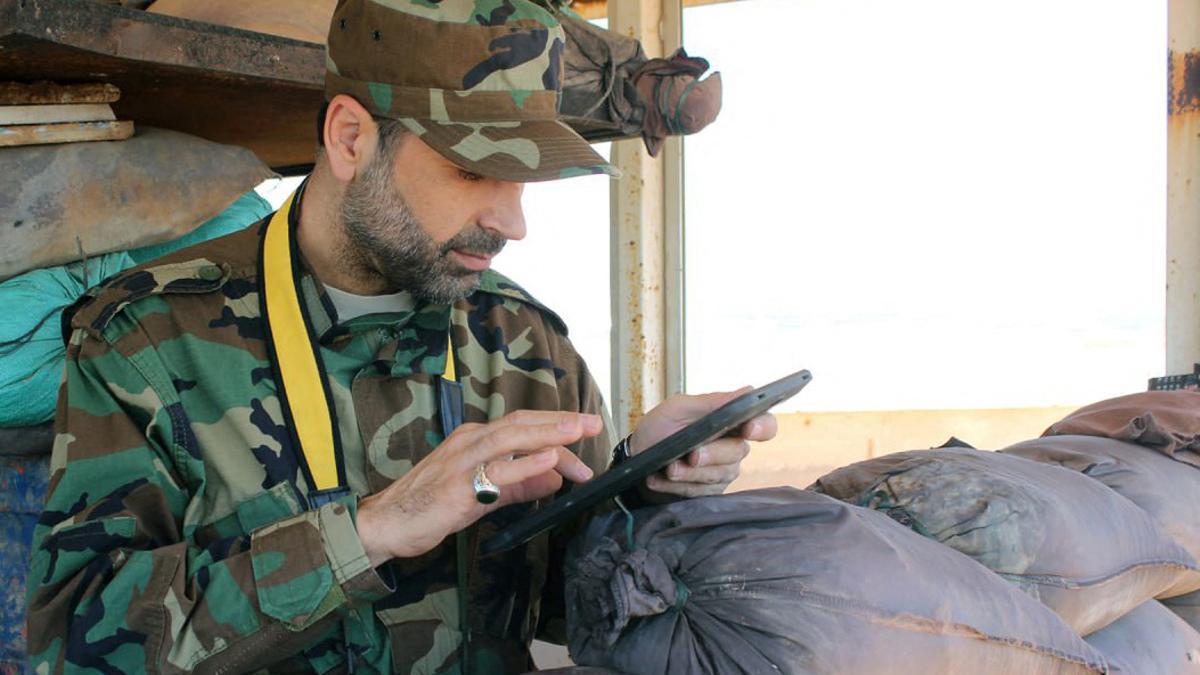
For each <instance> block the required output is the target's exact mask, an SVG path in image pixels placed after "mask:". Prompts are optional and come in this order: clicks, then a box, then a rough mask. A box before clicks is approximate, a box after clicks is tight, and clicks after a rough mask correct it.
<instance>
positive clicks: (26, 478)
mask: <svg viewBox="0 0 1200 675" xmlns="http://www.w3.org/2000/svg"><path fill="white" fill-rule="evenodd" d="M49 464H50V457H49V455H38V456H30V457H0V673H7V672H25V580H26V574H27V572H28V569H29V546H30V544H31V543H32V542H33V527H34V525H35V524H37V519H38V516H39V515H40V514H41V512H42V504H43V502H44V501H45V498H46V485H47V481H48V479H49Z"/></svg>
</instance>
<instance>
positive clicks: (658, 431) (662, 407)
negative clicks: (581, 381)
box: [629, 387, 779, 497]
mask: <svg viewBox="0 0 1200 675" xmlns="http://www.w3.org/2000/svg"><path fill="white" fill-rule="evenodd" d="M751 389H752V388H751V387H742V388H741V389H739V390H737V391H726V392H716V393H712V394H701V395H695V396H693V395H687V394H675V395H674V396H671V397H670V398H668V399H667V400H665V401H663V402H662V403H660V404H658V405H657V406H655V407H654V409H653V410H651V411H650V412H648V413H646V415H645V417H643V418H642V419H641V421H640V422H638V425H637V429H635V430H634V432H633V436H632V437H631V438H630V439H629V454H631V455H635V454H637V453H639V452H641V451H642V450H645V449H646V448H649V447H650V446H652V445H654V444H655V443H657V442H658V441H661V440H662V439H664V438H666V437H667V436H670V435H671V434H673V433H675V432H676V431H679V430H680V429H682V428H684V427H685V426H687V425H688V424H689V423H691V422H693V421H695V420H698V419H700V418H701V417H703V416H705V415H706V414H708V413H710V412H712V411H713V410H716V409H717V408H719V407H721V406H722V405H725V404H726V403H728V402H729V401H732V400H733V399H735V398H737V397H738V396H740V395H741V394H744V393H746V392H748V391H750V390H751ZM778 429H779V425H778V423H777V422H776V421H775V416H774V415H771V414H770V413H766V414H763V415H759V416H758V417H755V418H754V419H752V420H750V421H749V422H746V423H745V424H743V425H742V428H741V430H740V433H739V434H737V435H735V436H727V437H725V438H718V439H716V440H713V441H710V442H709V443H707V444H705V445H702V446H700V447H698V448H694V449H693V450H692V451H691V452H689V453H688V454H687V455H684V456H683V457H682V458H680V459H678V460H676V461H674V462H672V463H671V464H669V465H668V466H667V468H665V469H663V470H662V471H660V472H658V473H655V474H651V476H650V477H649V478H647V479H646V488H647V489H649V490H651V491H653V492H659V493H664V494H672V495H680V496H683V497H700V496H703V495H719V494H721V493H723V492H725V489H726V488H728V487H729V484H730V483H732V482H733V481H734V479H736V478H737V477H738V475H739V474H740V473H741V470H742V459H744V458H745V457H746V455H748V454H749V453H750V443H749V442H750V441H768V440H771V439H772V438H774V437H775V432H776V431H778Z"/></svg>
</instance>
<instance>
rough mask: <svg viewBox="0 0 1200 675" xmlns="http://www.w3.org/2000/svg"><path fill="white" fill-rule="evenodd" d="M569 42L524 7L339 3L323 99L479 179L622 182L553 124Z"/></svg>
mask: <svg viewBox="0 0 1200 675" xmlns="http://www.w3.org/2000/svg"><path fill="white" fill-rule="evenodd" d="M565 40H566V38H565V37H564V35H563V29H562V27H561V26H560V25H559V22H558V20H557V19H556V18H555V17H554V15H553V14H551V13H550V12H549V11H547V10H546V9H544V8H542V7H540V6H538V5H536V4H534V3H533V2H530V0H339V2H338V5H337V9H336V10H335V11H334V13H333V21H332V23H331V24H330V26H329V40H328V41H327V45H328V46H327V47H326V52H325V54H326V59H325V65H326V71H325V98H326V100H329V99H332V98H333V97H334V95H336V94H349V95H350V96H353V97H354V98H355V99H356V100H357V101H358V102H359V103H361V104H362V105H363V106H364V107H365V108H366V109H367V110H369V111H370V112H371V113H372V114H373V115H377V116H380V117H389V118H393V119H396V120H399V121H400V122H401V123H402V124H403V125H404V126H405V127H406V128H407V129H408V130H409V131H411V132H412V133H413V134H415V135H417V136H418V137H420V139H421V140H422V141H424V142H425V143H427V144H429V146H430V147H432V148H433V149H435V150H437V151H438V152H439V153H441V154H442V156H444V157H446V158H447V159H449V160H450V161H452V162H454V163H455V164H457V165H459V166H461V167H462V168H464V169H466V170H468V171H471V172H474V173H478V174H480V175H483V176H490V177H493V178H500V179H502V180H509V181H517V182H528V181H539V180H551V179H554V178H566V177H569V176H579V175H585V174H596V173H606V174H609V175H613V176H617V175H620V172H619V171H617V169H616V167H614V166H612V165H611V164H609V163H608V162H607V161H605V159H604V158H603V157H601V156H600V155H599V154H597V153H596V151H595V150H593V149H592V147H591V146H590V145H588V142H587V141H585V140H583V138H582V137H581V136H579V134H577V133H575V132H574V131H573V130H571V129H570V128H569V127H567V125H565V124H563V123H562V122H559V121H558V120H557V119H556V117H557V109H558V97H559V94H560V92H561V89H562V54H563V48H564V47H565V44H566V43H565Z"/></svg>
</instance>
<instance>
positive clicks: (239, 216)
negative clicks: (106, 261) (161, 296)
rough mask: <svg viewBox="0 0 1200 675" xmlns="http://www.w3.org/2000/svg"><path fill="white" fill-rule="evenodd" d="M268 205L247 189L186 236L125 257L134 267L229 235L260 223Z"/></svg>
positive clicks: (142, 249)
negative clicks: (130, 260) (127, 257)
mask: <svg viewBox="0 0 1200 675" xmlns="http://www.w3.org/2000/svg"><path fill="white" fill-rule="evenodd" d="M272 210H273V209H272V208H271V203H270V202H268V201H267V200H265V199H263V198H262V197H261V196H259V194H258V193H257V192H254V191H253V190H251V191H250V192H247V193H246V194H244V195H242V196H241V197H238V198H237V200H236V201H234V202H233V203H232V204H230V205H229V208H227V209H225V210H224V211H222V212H220V213H218V214H217V215H216V216H215V217H213V218H212V219H210V220H208V221H206V222H204V223H203V224H201V225H200V227H197V228H196V229H194V230H192V231H191V232H188V233H187V234H185V235H183V236H182V237H179V238H178V239H172V240H170V241H167V242H164V243H162V244H154V245H153V246H143V247H142V248H135V249H133V250H132V251H129V257H130V258H132V259H133V262H134V263H135V264H137V265H141V264H142V263H145V262H150V261H151V260H155V259H157V258H161V257H163V256H165V255H168V254H171V253H174V252H175V251H178V250H179V249H182V248H187V247H188V246H192V245H195V244H201V243H204V242H206V241H208V240H210V239H216V238H217V237H224V236H225V235H227V234H233V233H234V232H238V231H240V230H244V229H246V227H248V226H250V225H252V224H254V223H256V222H258V221H260V220H262V219H263V218H265V217H267V216H268V215H270V214H271V211H272Z"/></svg>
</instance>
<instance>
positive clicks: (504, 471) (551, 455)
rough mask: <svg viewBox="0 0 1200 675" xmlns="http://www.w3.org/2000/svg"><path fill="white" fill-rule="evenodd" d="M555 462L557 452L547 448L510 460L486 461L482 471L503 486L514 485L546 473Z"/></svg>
mask: <svg viewBox="0 0 1200 675" xmlns="http://www.w3.org/2000/svg"><path fill="white" fill-rule="evenodd" d="M564 449H565V448H564ZM557 462H558V452H557V451H556V449H555V448H548V449H546V450H542V451H541V452H535V453H533V454H532V455H524V456H521V457H517V458H515V459H511V460H505V459H501V460H496V461H491V462H486V465H485V467H484V473H485V474H487V477H488V480H490V481H492V482H493V483H495V484H496V485H499V486H500V487H501V488H503V487H504V486H505V485H515V484H517V483H520V482H521V481H523V480H526V479H527V478H532V477H533V476H536V475H538V474H541V473H546V472H547V471H549V470H551V469H553V468H554V465H555V463H557ZM500 492H501V494H503V493H504V490H503V489H501V490H500Z"/></svg>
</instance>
